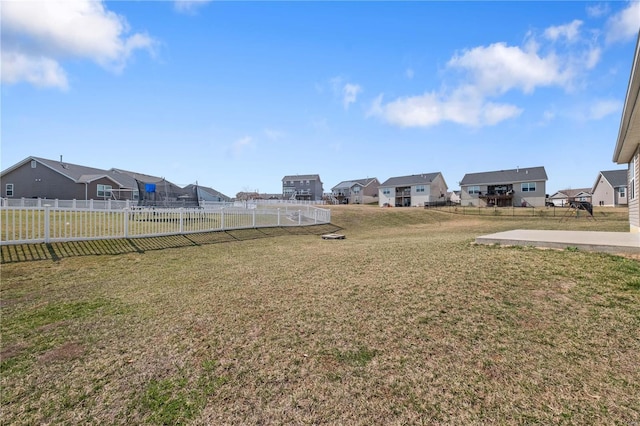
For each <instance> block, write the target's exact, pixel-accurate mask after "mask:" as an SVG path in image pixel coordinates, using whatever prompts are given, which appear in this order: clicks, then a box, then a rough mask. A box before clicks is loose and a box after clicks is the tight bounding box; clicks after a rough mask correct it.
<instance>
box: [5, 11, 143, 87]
mask: <svg viewBox="0 0 640 426" xmlns="http://www.w3.org/2000/svg"><path fill="white" fill-rule="evenodd" d="M1 19H2V21H1V23H2V39H3V68H4V67H8V68H9V69H12V70H14V71H15V72H14V73H13V74H12V75H11V80H9V79H8V78H7V79H5V73H3V75H2V80H3V82H7V83H9V82H13V83H16V82H19V81H26V82H29V83H31V84H34V85H39V86H55V87H66V84H67V83H64V84H63V83H62V80H61V79H60V78H57V79H56V78H53V79H52V78H51V77H47V76H48V75H50V73H47V72H46V71H47V70H49V71H51V70H55V72H54V74H55V75H58V76H61V75H64V70H63V69H62V66H61V65H60V63H61V61H63V60H65V59H67V58H69V57H74V58H81V59H89V60H91V61H93V62H95V63H97V64H99V65H100V66H102V67H104V68H107V69H110V70H112V71H114V72H120V71H122V70H123V69H124V67H125V66H126V63H127V61H128V60H129V59H130V57H131V55H132V54H133V53H134V51H136V50H140V49H146V50H148V51H152V49H153V47H154V44H155V41H154V40H153V39H152V38H151V37H150V36H148V35H146V34H142V33H135V34H131V35H128V33H129V32H130V29H129V25H128V23H127V21H126V19H125V18H124V17H122V16H120V15H117V14H115V13H113V12H111V11H109V10H107V9H106V8H105V7H104V5H103V3H102V2H100V1H95V0H74V1H43V2H32V1H24V2H18V1H10V2H3V4H2V15H1ZM5 60H8V61H9V62H8V63H7V62H5ZM25 63H27V64H31V65H32V66H31V67H24V64H25ZM21 64H22V65H21ZM34 68H35V69H39V70H40V74H38V73H35V74H34V73H33V69H34ZM38 75H40V77H38ZM51 81H54V82H55V81H58V83H56V84H51ZM65 81H66V78H65ZM48 82H49V83H48Z"/></svg>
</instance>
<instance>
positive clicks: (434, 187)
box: [378, 172, 447, 207]
mask: <svg viewBox="0 0 640 426" xmlns="http://www.w3.org/2000/svg"><path fill="white" fill-rule="evenodd" d="M446 198H447V183H446V182H445V180H444V177H443V176H442V173H440V172H435V173H423V174H419V175H410V176H397V177H392V178H389V179H387V180H386V181H384V182H383V183H382V184H381V185H380V186H379V187H378V205H379V206H381V207H382V206H385V205H386V206H395V207H423V206H425V205H428V204H429V203H438V202H441V203H444V202H446Z"/></svg>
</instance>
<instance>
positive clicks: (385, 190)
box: [382, 188, 391, 195]
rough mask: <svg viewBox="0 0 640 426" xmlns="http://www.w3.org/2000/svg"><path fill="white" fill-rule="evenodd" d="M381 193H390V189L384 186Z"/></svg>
mask: <svg viewBox="0 0 640 426" xmlns="http://www.w3.org/2000/svg"><path fill="white" fill-rule="evenodd" d="M382 193H383V194H384V195H391V189H389V188H384V189H383V190H382Z"/></svg>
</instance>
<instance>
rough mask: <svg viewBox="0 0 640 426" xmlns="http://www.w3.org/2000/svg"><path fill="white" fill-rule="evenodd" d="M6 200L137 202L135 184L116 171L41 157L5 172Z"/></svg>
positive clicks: (3, 188) (3, 190)
mask: <svg viewBox="0 0 640 426" xmlns="http://www.w3.org/2000/svg"><path fill="white" fill-rule="evenodd" d="M0 179H1V180H2V197H3V198H48V199H59V200H107V199H121V200H137V199H138V195H139V194H138V187H137V184H136V180H135V179H134V178H133V177H131V176H130V175H129V174H126V173H121V172H119V171H116V170H102V169H96V168H93V167H86V166H80V165H78V164H71V163H67V162H64V161H62V158H60V160H59V161H56V160H48V159H46V158H39V157H27V158H25V159H24V160H22V161H20V162H19V163H16V164H15V165H13V166H11V167H9V168H8V169H6V170H4V171H3V172H2V174H1V175H0Z"/></svg>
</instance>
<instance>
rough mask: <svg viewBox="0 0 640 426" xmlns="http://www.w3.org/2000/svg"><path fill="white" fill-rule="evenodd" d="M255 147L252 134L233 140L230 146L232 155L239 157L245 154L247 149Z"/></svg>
mask: <svg viewBox="0 0 640 426" xmlns="http://www.w3.org/2000/svg"><path fill="white" fill-rule="evenodd" d="M252 147H253V138H251V136H245V137H243V138H240V139H238V140H236V141H235V142H233V143H232V144H231V147H230V152H231V155H233V156H234V157H239V156H241V155H242V154H244V152H245V151H247V150H248V149H250V148H252Z"/></svg>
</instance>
